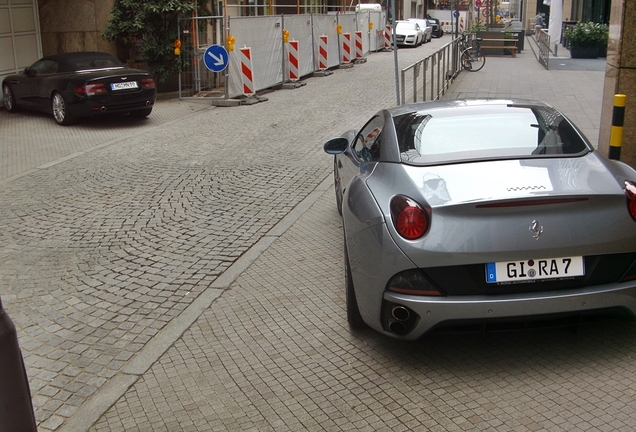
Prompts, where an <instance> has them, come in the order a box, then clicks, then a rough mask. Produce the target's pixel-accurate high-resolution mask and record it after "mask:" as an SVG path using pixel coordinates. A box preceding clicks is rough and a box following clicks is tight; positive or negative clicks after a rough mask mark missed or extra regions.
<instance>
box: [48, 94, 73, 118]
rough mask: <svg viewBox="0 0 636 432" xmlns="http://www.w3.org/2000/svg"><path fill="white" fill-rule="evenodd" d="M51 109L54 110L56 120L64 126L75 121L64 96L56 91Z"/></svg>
mask: <svg viewBox="0 0 636 432" xmlns="http://www.w3.org/2000/svg"><path fill="white" fill-rule="evenodd" d="M51 110H52V111H53V118H54V119H55V122H56V123H57V124H59V125H62V126H68V125H70V124H73V123H74V122H75V119H74V118H73V116H72V115H71V113H70V111H69V110H68V107H67V106H66V102H65V101H64V98H63V97H62V95H61V94H59V93H57V92H56V93H54V94H53V97H52V98H51Z"/></svg>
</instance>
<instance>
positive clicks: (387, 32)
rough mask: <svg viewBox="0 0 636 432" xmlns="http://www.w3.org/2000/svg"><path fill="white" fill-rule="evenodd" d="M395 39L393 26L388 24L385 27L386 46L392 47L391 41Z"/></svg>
mask: <svg viewBox="0 0 636 432" xmlns="http://www.w3.org/2000/svg"><path fill="white" fill-rule="evenodd" d="M392 39H393V28H392V27H391V26H390V25H387V26H386V28H385V29H384V48H387V49H388V48H391V42H393V41H392Z"/></svg>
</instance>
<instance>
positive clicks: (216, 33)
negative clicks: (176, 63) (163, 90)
mask: <svg viewBox="0 0 636 432" xmlns="http://www.w3.org/2000/svg"><path fill="white" fill-rule="evenodd" d="M178 30H179V39H180V40H181V54H180V60H181V62H182V63H183V70H182V71H181V73H180V74H179V97H180V98H186V97H192V96H196V95H200V94H201V93H205V95H206V96H208V97H225V73H224V72H220V73H219V72H211V71H210V70H209V69H208V68H207V67H205V64H204V63H203V53H204V52H205V50H206V48H207V47H209V46H210V45H215V44H216V45H224V39H223V17H221V16H207V17H196V18H183V19H180V20H179V27H178Z"/></svg>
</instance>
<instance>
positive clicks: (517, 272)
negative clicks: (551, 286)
mask: <svg viewBox="0 0 636 432" xmlns="http://www.w3.org/2000/svg"><path fill="white" fill-rule="evenodd" d="M584 275H585V266H584V263H583V257H580V256H575V257H561V258H544V259H536V260H533V259H531V260H525V261H507V262H505V261H504V262H491V263H487V264H486V282H488V283H502V282H503V283H510V282H528V281H535V280H544V279H563V278H571V277H577V276H584Z"/></svg>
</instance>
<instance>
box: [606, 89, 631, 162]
mask: <svg viewBox="0 0 636 432" xmlns="http://www.w3.org/2000/svg"><path fill="white" fill-rule="evenodd" d="M626 99H627V96H625V95H624V94H616V95H614V111H613V112H612V132H611V133H610V148H609V158H610V159H614V160H620V159H621V146H622V145H623V123H624V122H625V101H626Z"/></svg>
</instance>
